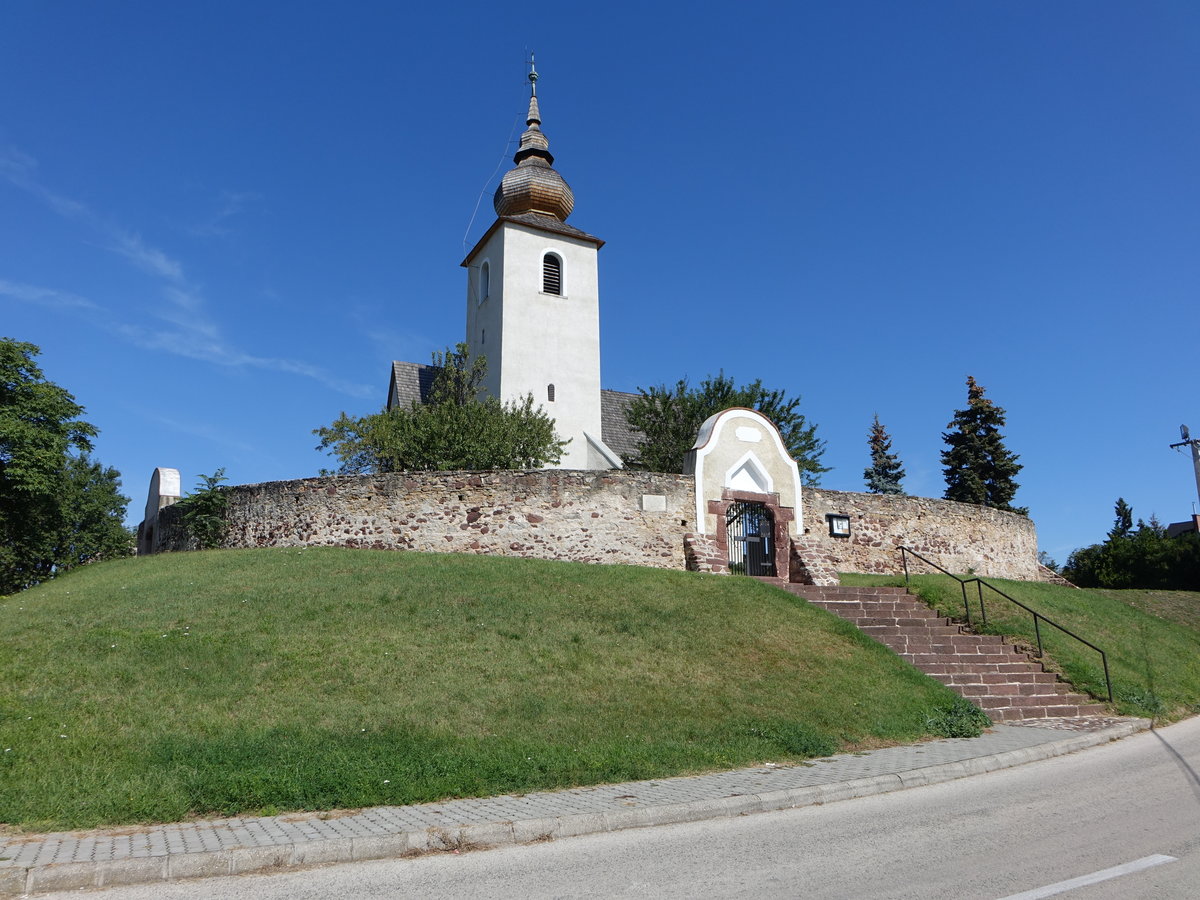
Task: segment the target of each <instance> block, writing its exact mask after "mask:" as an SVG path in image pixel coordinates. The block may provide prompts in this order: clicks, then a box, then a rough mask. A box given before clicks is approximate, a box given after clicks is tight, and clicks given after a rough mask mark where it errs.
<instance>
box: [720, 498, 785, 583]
mask: <svg viewBox="0 0 1200 900" xmlns="http://www.w3.org/2000/svg"><path fill="white" fill-rule="evenodd" d="M725 531H726V534H727V535H728V538H729V540H728V544H729V571H730V572H731V573H733V574H735V575H774V574H775V546H774V534H775V520H774V518H772V516H771V511H770V510H769V509H767V507H766V505H765V504H763V503H754V502H752V501H748V500H737V501H735V502H734V503H733V505H732V506H730V507H729V512H727V513H726V514H725Z"/></svg>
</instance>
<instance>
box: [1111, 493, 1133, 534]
mask: <svg viewBox="0 0 1200 900" xmlns="http://www.w3.org/2000/svg"><path fill="white" fill-rule="evenodd" d="M1113 513H1114V515H1115V516H1116V518H1115V519H1114V520H1113V527H1112V528H1111V529H1110V530H1109V532H1108V539H1109V540H1110V541H1115V540H1117V539H1118V538H1123V537H1129V534H1130V532H1132V531H1133V507H1132V506H1130V505H1129V504H1128V503H1126V502H1125V498H1124V497H1118V498H1117V503H1116V505H1115V506H1114V507H1113Z"/></svg>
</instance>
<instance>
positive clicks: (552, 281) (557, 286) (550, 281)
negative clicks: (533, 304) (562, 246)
mask: <svg viewBox="0 0 1200 900" xmlns="http://www.w3.org/2000/svg"><path fill="white" fill-rule="evenodd" d="M542 293H544V294H558V295H560V296H561V295H562V260H561V259H559V258H558V257H557V256H555V255H554V254H553V253H547V254H546V255H545V256H543V257H542Z"/></svg>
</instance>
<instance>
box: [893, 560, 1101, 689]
mask: <svg viewBox="0 0 1200 900" xmlns="http://www.w3.org/2000/svg"><path fill="white" fill-rule="evenodd" d="M909 554H912V555H913V556H915V557H916V558H917V559H919V560H921V562H923V563H925V565H927V566H932V567H933V568H935V569H937V570H938V571H939V572H941V573H942V574H943V575H949V576H950V577H951V578H953V579H954V580H955V581H957V582H958V584H959V587H961V588H962V598H963V609H964V610H965V612H966V616H967V626H968V627H970V625H971V603H970V601H969V600H968V599H967V585H968V584H970V583H971V582H975V589H976V592H977V593H978V594H979V615H980V619H981V622H982V624H983V625H987V607H986V606H984V603H983V588H984V587H985V586H986V587H988V588H990V589H991V590H993V591H994V592H995V593H997V594H999V595H1000V596H1001V597H1003V598H1004V599H1005V600H1007V601H1009V602H1010V603H1015V604H1016V605H1017V606H1019V607H1021V609H1023V610H1025V612H1027V613H1029V614H1030V615H1031V616H1033V633H1034V635H1035V636H1036V637H1037V648H1038V649H1037V655H1038V657H1039V658H1040V657H1042V656H1043V655H1044V652H1043V650H1042V628H1041V623H1042V622H1045V623H1046V624H1047V625H1050V626H1052V627H1054V628H1057V629H1058V630H1059V631H1061V632H1062V633H1063V634H1065V635H1067V636H1068V637H1072V638H1074V639H1075V640H1077V641H1079V643H1081V644H1083V645H1085V646H1087V647H1091V648H1092V649H1093V650H1095V651H1096V652H1097V653H1099V654H1100V662H1101V664H1102V665H1103V666H1104V685H1105V687H1106V688H1107V690H1108V702H1109V703H1112V699H1113V690H1112V679H1111V678H1110V677H1109V675H1108V654H1107V653H1105V652H1104V651H1103V650H1101V649H1100V648H1099V647H1097V646H1096V645H1095V644H1093V643H1092V642H1091V641H1088V640H1085V639H1084V638H1081V637H1080V636H1079V635H1077V634H1075V632H1073V631H1071V630H1070V629H1067V628H1064V627H1063V626H1062V625H1059V624H1058V623H1057V622H1055V621H1054V620H1053V619H1048V618H1046V617H1045V616H1043V615H1042V614H1041V613H1040V612H1038V611H1037V610H1033V609H1030V608H1029V607H1028V606H1026V605H1025V604H1024V603H1022V602H1021V601H1020V600H1018V599H1017V598H1016V597H1010V596H1009V595H1008V594H1006V593H1004V591H1002V590H1000V588H998V587H996V586H995V585H994V584H991V583H990V582H987V581H984V580H983V579H982V578H978V577H971V578H959V577H958V576H957V575H955V574H954V573H953V572H948V571H947V570H945V569H943V568H942V567H941V566H939V565H938V564H937V563H935V562H933V560H930V559H926V558H925V557H924V556H922V555H921V554H920V553H918V552H917V551H916V550H912V549H910V548H908V547H901V548H900V562H901V563H902V564H903V566H904V586H905V587H906V588H907V587H908V585H909V575H908V555H909Z"/></svg>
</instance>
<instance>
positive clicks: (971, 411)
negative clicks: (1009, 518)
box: [942, 376, 1029, 515]
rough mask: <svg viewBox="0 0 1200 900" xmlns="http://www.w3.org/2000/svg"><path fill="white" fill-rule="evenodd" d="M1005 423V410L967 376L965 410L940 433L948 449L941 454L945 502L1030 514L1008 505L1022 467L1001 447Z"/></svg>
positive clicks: (1014, 456) (955, 416) (958, 411)
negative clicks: (988, 397)
mask: <svg viewBox="0 0 1200 900" xmlns="http://www.w3.org/2000/svg"><path fill="white" fill-rule="evenodd" d="M1004 422H1005V418H1004V410H1003V409H1001V408H1000V407H999V406H996V405H995V404H994V403H992V401H991V400H989V399H987V397H985V396H984V391H983V387H982V386H981V385H979V384H977V383H976V381H975V379H974V378H972V377H970V376H968V377H967V406H966V408H965V409H960V410H957V411H956V412H955V413H954V418H953V419H951V420H950V424H949V425H948V426H947V427H948V428H950V429H951V430H950V431H948V432H943V433H942V439H943V440H944V441H945V442H946V444H947V448H948V449H946V450H943V451H942V464H943V466H944V472H945V476H946V493H945V497H946V499H947V500H957V501H958V502H960V503H974V504H976V505H978V506H991V507H994V508H995V509H1003V510H1007V511H1008V512H1015V513H1020V514H1021V515H1028V514H1029V510H1028V509H1026V508H1025V507H1017V506H1013V505H1012V503H1011V501H1012V498H1013V496H1014V495H1015V494H1016V493H1017V487H1018V485H1017V483H1016V481H1014V480H1013V479H1014V477H1015V476H1016V474H1017V473H1018V472H1019V471H1021V469H1022V468H1023V467H1022V466H1021V464H1020V463H1018V462H1017V460H1018V459H1020V457H1019V456H1017V455H1016V454H1015V453H1012V452H1010V451H1009V450H1008V449H1007V448H1006V447H1005V446H1004V436H1003V435H1002V434H1001V433H1000V429H1001V428H1003V427H1004Z"/></svg>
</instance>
